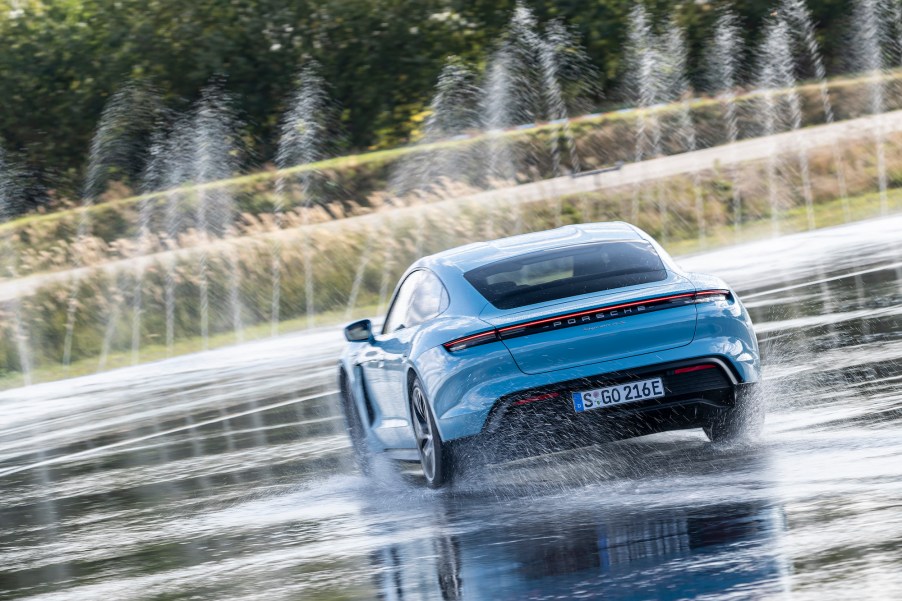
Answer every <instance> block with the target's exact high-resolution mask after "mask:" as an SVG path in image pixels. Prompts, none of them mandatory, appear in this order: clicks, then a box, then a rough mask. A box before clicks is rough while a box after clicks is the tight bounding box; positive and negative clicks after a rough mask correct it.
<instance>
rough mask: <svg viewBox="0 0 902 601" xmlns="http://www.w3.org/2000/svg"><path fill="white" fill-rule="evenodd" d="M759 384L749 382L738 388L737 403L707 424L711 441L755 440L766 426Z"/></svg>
mask: <svg viewBox="0 0 902 601" xmlns="http://www.w3.org/2000/svg"><path fill="white" fill-rule="evenodd" d="M759 388H760V387H759V385H758V384H747V385H745V386H742V387H741V388H738V389H737V390H736V402H735V404H734V405H733V406H732V407H730V408H728V409H724V410H723V411H721V412H720V413H719V414H718V416H717V417H716V418H715V419H714V420H713V421H712V422H711V423H710V424H709V425H707V426H705V428H704V430H705V434H706V435H707V436H708V440H710V441H711V442H723V443H730V442H744V441H750V440H754V439H755V438H757V437H758V435H760V434H761V429H762V428H763V427H764V401H763V399H762V398H761V394H760V389H759Z"/></svg>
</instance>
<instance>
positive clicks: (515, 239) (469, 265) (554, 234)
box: [411, 221, 644, 272]
mask: <svg viewBox="0 0 902 601" xmlns="http://www.w3.org/2000/svg"><path fill="white" fill-rule="evenodd" d="M642 239H644V238H643V237H642V236H641V235H640V234H639V231H638V230H637V229H636V228H635V227H633V226H632V225H630V224H628V223H623V222H621V221H612V222H607V223H584V224H578V225H565V226H564V227H559V228H557V229H553V230H546V231H541V232H534V233H531V234H521V235H519V236H510V237H508V238H499V239H498V240H491V241H488V242H475V243H473V244H467V245H466V246H458V247H457V248H452V249H449V250H445V251H442V252H440V253H436V254H434V255H429V256H427V257H423V258H422V259H420V260H419V261H417V262H416V263H415V264H414V265H413V266H411V268H412V269H416V268H418V267H427V268H433V269H436V268H437V269H438V270H439V271H445V269H448V268H452V269H457V270H460V271H461V272H467V271H470V270H471V269H476V268H477V267H481V266H482V265H487V264H489V263H494V262H495V261H500V260H502V259H507V258H510V257H515V256H518V255H523V254H526V253H530V252H535V251H540V250H547V249H551V248H561V247H565V246H573V245H575V244H586V243H589V242H604V241H608V240H642ZM443 267H444V268H445V269H442V268H443Z"/></svg>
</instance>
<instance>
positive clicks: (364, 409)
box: [340, 223, 760, 450]
mask: <svg viewBox="0 0 902 601" xmlns="http://www.w3.org/2000/svg"><path fill="white" fill-rule="evenodd" d="M609 239H617V240H635V239H643V240H647V241H648V242H650V243H651V244H653V245H654V247H655V249H656V250H657V251H658V253H659V254H660V256H661V259H662V261H663V263H664V264H665V266H666V269H667V271H668V274H667V278H666V279H665V280H664V281H661V282H655V283H653V284H650V285H649V284H647V285H642V286H635V287H630V288H619V289H616V290H609V291H606V292H604V293H596V294H593V295H585V296H584V297H572V298H568V299H565V300H561V301H556V302H550V303H545V304H543V305H532V306H529V307H524V308H522V309H521V310H512V311H500V310H498V309H496V308H494V307H493V306H492V305H491V304H490V303H488V301H487V300H486V299H485V298H484V297H483V296H482V295H480V294H479V292H478V291H477V290H476V289H475V288H474V287H473V286H471V285H470V284H469V283H468V282H467V281H466V280H465V279H464V277H463V274H464V273H465V272H466V271H467V270H468V269H472V268H475V267H477V266H479V265H483V264H485V263H487V262H489V261H494V260H500V259H503V258H506V257H512V256H516V255H517V254H520V253H525V252H535V251H537V250H540V249H541V248H557V247H559V246H566V245H569V244H578V243H580V244H581V243H585V242H591V241H597V240H609ZM416 269H428V270H430V271H431V272H433V273H434V274H436V275H437V276H438V277H439V278H440V280H441V281H442V283H443V284H444V286H445V289H446V290H447V292H448V295H449V297H450V301H449V307H448V308H447V310H445V311H444V312H443V313H442V314H440V315H438V316H437V317H435V318H434V319H431V320H430V321H428V322H427V323H423V324H421V325H419V326H415V327H412V328H410V329H406V328H405V329H403V330H400V331H399V332H397V333H394V334H385V335H382V334H377V335H375V336H374V337H373V338H372V339H371V340H370V341H368V342H353V343H349V344H348V347H347V349H346V351H345V352H344V353H343V355H342V357H341V362H340V363H341V369H342V370H343V371H344V373H345V374H347V377H348V379H349V380H350V381H351V384H352V385H351V387H350V388H351V390H352V391H353V393H354V397H355V398H354V400H355V402H356V403H357V405H358V409H359V411H360V415H361V416H368V417H367V421H368V422H369V423H368V424H366V426H367V428H368V431H369V433H370V434H371V444H372V446H373V447H374V448H375V449H377V450H390V449H413V448H415V441H414V437H413V432H412V428H411V426H410V410H409V398H408V395H409V382H410V378H411V377H417V378H419V379H420V381H421V382H422V383H423V386H424V390H425V392H426V395H427V397H428V399H429V401H430V403H431V405H432V408H433V413H434V415H435V417H436V425H437V427H438V430H439V433H440V435H441V437H442V440H444V441H451V440H456V439H460V438H466V437H471V436H474V435H477V434H479V433H480V432H481V431H482V429H483V427H484V426H485V424H486V420H487V418H488V415H489V413H490V411H491V410H492V407H493V406H494V405H495V403H496V402H497V401H498V399H500V398H501V397H503V396H505V395H510V394H512V393H516V392H518V391H522V390H526V389H531V388H536V387H541V386H547V385H552V384H555V383H557V382H564V381H570V380H578V379H580V378H589V377H595V376H599V375H602V374H606V373H612V372H619V371H623V370H630V369H635V368H640V367H643V366H647V365H653V364H658V363H667V362H674V361H683V360H692V359H695V358H703V357H717V358H719V359H721V360H723V361H724V362H725V363H726V364H728V365H729V366H730V367H731V369H732V370H733V372H734V374H735V376H736V378H737V379H738V380H739V381H741V382H743V383H752V382H757V381H758V379H759V371H760V361H759V354H758V344H757V341H756V338H755V335H754V331H753V329H752V324H751V320H750V318H749V316H748V312H747V311H746V310H745V308H744V307H743V305H742V303H741V302H740V301H739V299H738V297H737V296H736V294H735V292H733V291H732V290H731V289H730V288H729V286H727V284H726V283H725V282H723V281H722V280H720V279H719V278H716V277H714V276H710V275H706V274H697V273H686V272H684V271H683V270H681V269H680V268H679V266H678V265H677V264H676V262H674V261H673V259H672V258H671V257H670V256H669V255H668V254H667V253H666V251H664V250H663V248H661V247H660V245H658V244H657V243H656V242H655V241H654V240H653V239H651V238H650V237H649V236H648V235H647V234H645V233H644V232H642V231H641V230H638V229H637V228H634V227H633V226H630V225H628V224H623V223H614V224H588V225H581V226H566V227H564V228H558V229H557V230H551V231H549V232H539V233H535V234H528V235H524V236H515V237H512V238H508V239H504V240H500V241H494V242H491V243H478V244H474V245H468V246H465V247H462V248H458V249H452V250H450V251H446V252H443V253H438V254H436V255H432V256H430V257H424V258H423V259H420V260H419V261H417V262H416V263H414V264H413V265H412V266H411V267H410V268H409V269H408V271H407V272H406V273H405V274H404V276H403V277H402V278H401V280H399V281H404V278H406V277H407V275H408V274H409V273H411V272H412V271H414V270H416ZM715 289H717V290H726V291H729V294H730V298H729V299H728V300H718V301H716V302H706V303H699V304H691V305H687V306H684V307H676V308H668V309H665V310H662V311H659V312H657V313H651V314H648V315H642V316H639V317H635V316H631V317H625V318H623V319H620V320H616V321H611V322H609V323H610V324H615V325H605V326H604V327H601V328H599V331H605V329H606V328H611V331H617V332H618V333H619V334H622V336H617V337H616V338H617V340H616V341H615V342H611V343H610V344H608V343H606V342H605V340H604V339H603V338H593V336H592V334H591V333H592V332H594V330H588V331H585V332H583V331H582V330H583V328H584V327H588V326H581V325H579V326H575V327H573V328H569V329H566V330H562V331H560V332H547V333H543V334H540V335H539V336H535V335H533V334H530V335H529V336H524V337H522V338H513V339H510V340H503V341H501V340H499V341H495V342H491V343H488V344H483V345H480V346H475V347H472V348H466V349H464V350H460V351H455V352H453V353H452V352H449V351H448V350H446V349H445V347H443V346H442V345H443V344H444V343H446V342H449V341H451V340H455V339H458V338H461V337H464V336H467V335H471V334H475V333H478V332H485V331H487V330H492V329H493V328H494V327H495V326H502V325H506V324H512V323H515V322H517V321H518V320H524V319H532V318H535V317H542V316H548V315H558V314H562V313H566V312H569V311H571V310H574V309H577V308H580V307H585V306H590V305H593V303H596V302H602V303H607V302H609V301H617V302H620V301H622V300H631V299H645V298H649V296H655V295H658V294H664V293H670V292H694V291H701V290H715ZM395 293H396V294H397V290H396V291H395ZM617 321H619V322H620V323H617ZM630 322H631V323H630ZM598 325H601V324H598ZM577 333H579V334H581V335H582V336H583V337H582V338H581V337H580V336H579V335H576V334H577ZM568 337H569V341H570V342H569V343H568ZM531 338H534V339H533V340H531ZM596 346H597V348H595V347H596ZM546 348H547V349H551V350H544V349H546ZM380 362H381V363H380ZM543 362H545V363H547V364H546V365H543Z"/></svg>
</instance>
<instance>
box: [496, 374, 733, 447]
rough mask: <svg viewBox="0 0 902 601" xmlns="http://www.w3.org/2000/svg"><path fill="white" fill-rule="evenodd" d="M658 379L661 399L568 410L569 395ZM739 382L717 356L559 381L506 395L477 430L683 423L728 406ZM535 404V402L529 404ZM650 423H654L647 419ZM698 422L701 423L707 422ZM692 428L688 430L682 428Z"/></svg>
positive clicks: (617, 427) (570, 396)
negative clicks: (635, 420) (630, 421)
mask: <svg viewBox="0 0 902 601" xmlns="http://www.w3.org/2000/svg"><path fill="white" fill-rule="evenodd" d="M698 366H711V367H710V368H708V369H704V370H700V371H689V372H683V371H682V370H683V369H685V368H691V367H698ZM656 377H660V378H661V379H662V380H663V382H664V393H665V395H664V396H663V397H660V398H657V399H649V400H646V401H638V402H633V403H626V404H620V405H612V406H610V407H601V408H598V409H593V410H590V411H584V412H580V413H577V412H576V411H575V409H574V408H573V398H572V393H574V392H577V391H585V390H592V389H596V388H602V387H605V386H611V385H614V384H625V383H627V382H631V381H636V380H645V379H649V378H656ZM738 385H739V379H738V378H737V376H736V374H735V372H733V370H732V369H731V367H730V366H729V364H728V363H726V362H725V361H723V360H722V359H720V358H718V357H700V358H697V359H691V360H684V361H676V362H672V363H664V364H658V365H652V366H647V367H643V368H641V369H634V370H625V371H621V372H612V373H606V374H601V375H598V376H594V377H588V378H580V379H578V380H570V381H565V382H558V383H556V384H553V385H551V386H541V387H538V388H531V389H527V390H522V391H518V392H515V393H513V394H509V395H506V396H504V397H502V398H501V399H499V400H498V402H497V403H495V405H494V406H493V407H492V409H491V411H490V412H489V416H488V419H487V420H486V422H485V425H484V427H483V429H482V433H483V434H492V433H494V432H498V431H500V430H502V429H506V428H507V429H509V428H510V426H511V424H518V423H522V425H523V426H524V427H526V428H528V429H531V430H532V429H535V428H536V426H537V425H541V426H556V425H558V424H559V425H561V426H563V427H564V428H567V429H568V430H570V429H574V428H576V429H579V428H581V427H582V425H583V424H585V425H587V426H592V427H593V428H597V427H599V426H604V425H613V427H614V428H615V429H620V427H621V424H622V422H623V419H624V418H627V417H630V416H637V417H641V416H646V417H650V416H651V415H652V414H654V417H655V418H657V417H659V416H660V414H664V413H666V414H679V415H680V416H681V417H682V418H687V417H693V416H695V415H699V416H701V418H702V419H703V418H704V417H707V416H708V414H710V413H711V410H713V411H714V412H716V411H719V410H721V409H724V408H728V407H732V406H733V404H734V402H735V395H734V389H735V388H736V387H737V386H738ZM531 399H540V400H535V401H533V400H531ZM649 421H658V420H657V419H650V420H649ZM708 421H710V420H707V421H703V422H700V423H705V424H706V423H708ZM687 427H693V426H687Z"/></svg>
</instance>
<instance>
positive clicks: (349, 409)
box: [341, 372, 373, 476]
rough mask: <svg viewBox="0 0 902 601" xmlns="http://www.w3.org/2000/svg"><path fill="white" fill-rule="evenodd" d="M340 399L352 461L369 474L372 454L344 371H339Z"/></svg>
mask: <svg viewBox="0 0 902 601" xmlns="http://www.w3.org/2000/svg"><path fill="white" fill-rule="evenodd" d="M341 400H342V406H343V408H344V414H345V428H346V429H347V432H348V437H349V438H350V439H351V450H352V452H353V454H354V462H355V463H356V464H357V468H358V469H359V470H360V471H361V473H363V474H364V475H365V476H369V475H370V474H371V473H372V471H373V454H372V452H371V451H370V447H369V444H368V443H367V440H366V429H365V426H364V425H363V419H362V418H361V416H360V410H359V409H358V408H357V402H356V400H355V399H354V393H353V392H352V391H351V386H350V382H348V377H347V375H346V374H345V373H344V372H342V373H341Z"/></svg>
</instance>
